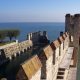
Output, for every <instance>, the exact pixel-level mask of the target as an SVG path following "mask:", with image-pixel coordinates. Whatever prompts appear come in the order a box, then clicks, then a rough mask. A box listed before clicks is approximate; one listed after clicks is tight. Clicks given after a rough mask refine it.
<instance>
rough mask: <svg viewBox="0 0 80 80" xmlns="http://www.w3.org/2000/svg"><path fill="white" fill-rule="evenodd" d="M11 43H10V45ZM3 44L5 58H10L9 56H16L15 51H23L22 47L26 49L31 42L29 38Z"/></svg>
mask: <svg viewBox="0 0 80 80" xmlns="http://www.w3.org/2000/svg"><path fill="white" fill-rule="evenodd" d="M11 44H12V45H11ZM11 44H8V46H7V45H5V47H3V48H2V50H3V51H4V53H3V54H5V56H6V58H10V59H11V56H15V57H16V53H20V51H23V52H24V49H27V48H28V47H30V46H32V42H31V41H30V40H26V41H23V42H20V43H15V44H14V43H11Z"/></svg>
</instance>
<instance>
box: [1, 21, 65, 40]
mask: <svg viewBox="0 0 80 80" xmlns="http://www.w3.org/2000/svg"><path fill="white" fill-rule="evenodd" d="M64 26H65V25H64V23H57V22H56V23H54V22H25V23H0V29H19V30H20V32H21V34H20V36H19V37H18V39H19V41H23V40H25V39H26V36H27V33H30V32H35V31H44V30H45V31H47V34H48V38H49V39H50V40H51V41H52V40H55V39H56V38H57V37H58V36H59V33H60V31H64V30H65V27H64Z"/></svg>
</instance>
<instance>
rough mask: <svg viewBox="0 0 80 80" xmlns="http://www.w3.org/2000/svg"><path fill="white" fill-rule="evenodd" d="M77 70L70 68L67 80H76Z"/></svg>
mask: <svg viewBox="0 0 80 80" xmlns="http://www.w3.org/2000/svg"><path fill="white" fill-rule="evenodd" d="M76 72H77V68H70V70H69V74H68V79H67V80H76Z"/></svg>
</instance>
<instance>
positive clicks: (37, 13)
mask: <svg viewBox="0 0 80 80" xmlns="http://www.w3.org/2000/svg"><path fill="white" fill-rule="evenodd" d="M66 13H71V14H75V13H80V0H0V22H64V21H65V14H66Z"/></svg>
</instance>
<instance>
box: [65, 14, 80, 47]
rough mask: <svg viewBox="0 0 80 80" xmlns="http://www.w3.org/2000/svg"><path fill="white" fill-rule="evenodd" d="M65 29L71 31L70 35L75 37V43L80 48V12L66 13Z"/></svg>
mask: <svg viewBox="0 0 80 80" xmlns="http://www.w3.org/2000/svg"><path fill="white" fill-rule="evenodd" d="M65 31H67V32H69V34H70V36H72V37H73V45H74V47H76V48H78V47H79V41H80V14H75V15H74V16H72V15H70V14H67V15H66V18H65Z"/></svg>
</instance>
